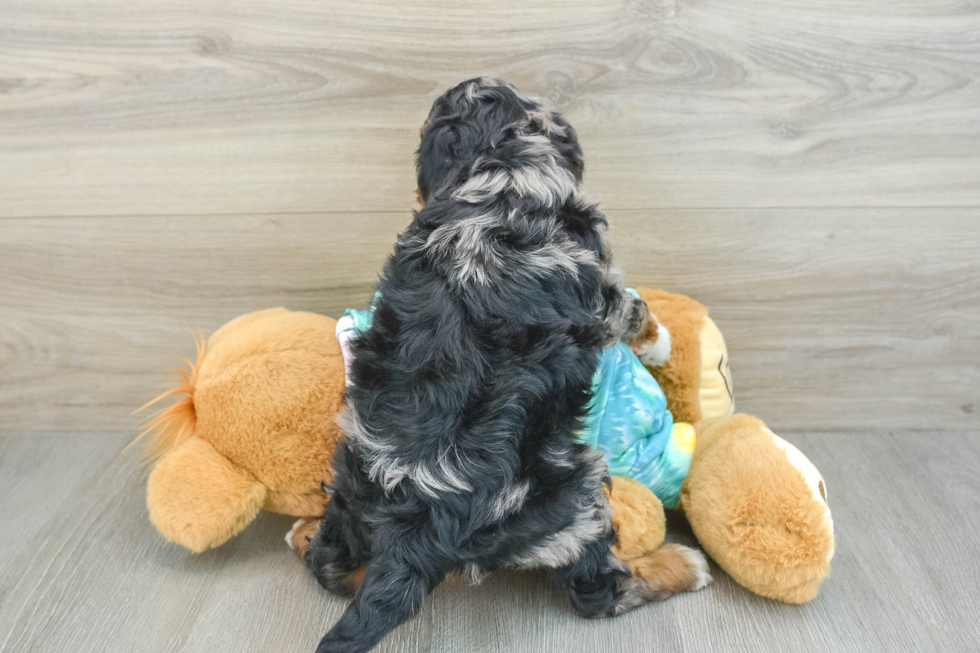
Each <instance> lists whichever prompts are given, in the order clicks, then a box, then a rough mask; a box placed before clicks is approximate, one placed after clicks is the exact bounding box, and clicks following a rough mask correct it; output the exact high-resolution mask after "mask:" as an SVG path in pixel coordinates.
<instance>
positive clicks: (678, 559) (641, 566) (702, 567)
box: [626, 544, 712, 602]
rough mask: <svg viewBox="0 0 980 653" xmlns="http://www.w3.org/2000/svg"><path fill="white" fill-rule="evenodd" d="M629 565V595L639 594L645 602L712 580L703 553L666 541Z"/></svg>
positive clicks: (690, 588) (662, 598)
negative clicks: (630, 575) (666, 542)
mask: <svg viewBox="0 0 980 653" xmlns="http://www.w3.org/2000/svg"><path fill="white" fill-rule="evenodd" d="M626 564H627V565H628V566H629V568H630V572H631V573H632V577H631V578H630V581H629V582H630V584H631V587H630V588H629V589H628V590H627V594H637V595H639V596H640V597H642V599H643V601H644V602H645V601H662V600H664V599H666V598H670V597H671V596H673V595H674V594H680V593H681V592H694V591H696V590H699V589H701V588H702V587H704V586H705V585H707V584H708V583H710V582H711V580H712V579H711V572H709V571H708V563H707V561H706V560H705V559H704V554H703V553H701V552H700V551H697V550H695V549H691V548H689V547H686V546H683V545H680V544H664V545H663V546H661V547H660V548H659V549H657V550H656V551H654V552H652V553H648V554H647V555H645V556H642V557H640V558H636V559H634V560H630V561H629V562H627V563H626Z"/></svg>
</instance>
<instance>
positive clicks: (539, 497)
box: [305, 78, 706, 653]
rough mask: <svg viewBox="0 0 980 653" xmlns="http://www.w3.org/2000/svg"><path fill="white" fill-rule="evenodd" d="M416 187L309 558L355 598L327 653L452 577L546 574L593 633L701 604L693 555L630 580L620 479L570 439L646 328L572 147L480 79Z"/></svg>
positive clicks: (564, 128) (439, 111) (355, 370)
mask: <svg viewBox="0 0 980 653" xmlns="http://www.w3.org/2000/svg"><path fill="white" fill-rule="evenodd" d="M416 167H417V172H418V187H419V192H420V194H421V199H422V201H423V202H424V206H423V208H422V209H421V210H420V211H418V212H417V213H416V214H415V216H414V220H413V222H412V224H411V225H410V226H409V227H408V229H407V230H406V231H405V232H404V233H403V234H401V235H400V236H399V238H398V241H397V244H396V246H395V251H394V253H393V254H392V255H391V257H390V258H389V259H388V261H387V263H386V264H385V267H384V273H383V276H382V279H381V281H380V285H379V290H380V294H379V295H378V297H377V299H376V303H375V312H374V316H373V321H372V323H371V326H370V328H369V329H367V330H366V331H365V332H363V333H362V334H360V335H359V336H358V337H357V338H356V339H355V341H354V345H353V348H354V354H355V359H354V362H353V364H352V366H351V369H350V378H351V382H352V385H351V386H349V387H348V394H347V406H346V409H345V412H344V414H343V415H342V417H341V418H340V420H341V424H342V426H343V429H344V432H345V434H346V436H347V437H346V441H345V442H343V443H341V444H340V445H339V446H338V449H337V454H336V458H335V460H334V481H333V483H334V484H333V486H332V487H330V488H328V492H329V493H330V494H331V497H332V498H331V500H330V502H329V503H328V504H327V506H326V509H325V512H324V515H323V518H322V519H321V521H320V524H319V528H318V530H317V532H316V535H315V536H314V537H313V538H312V540H311V541H310V546H309V550H308V551H307V553H306V556H305V560H306V562H307V564H308V566H309V567H310V569H311V570H312V572H313V573H314V574H315V575H316V577H317V579H318V580H319V582H320V583H321V584H322V585H323V586H324V587H325V588H326V589H328V590H329V591H331V592H334V593H336V594H339V595H342V596H350V595H352V594H353V597H354V598H353V601H352V602H351V604H350V606H349V607H348V608H347V610H346V612H344V614H343V616H342V617H341V619H340V621H338V622H337V624H336V625H334V627H333V628H332V629H331V630H330V631H329V632H328V633H327V634H326V636H325V637H324V638H323V640H322V641H321V642H320V645H319V647H318V648H317V651H318V653H340V652H343V653H360V652H362V651H368V650H369V649H371V648H372V647H374V646H375V644H377V643H378V642H379V641H380V640H381V639H382V637H384V636H385V635H386V634H387V633H388V632H389V631H391V630H392V629H394V628H395V627H396V626H398V625H399V624H400V623H402V622H403V621H405V620H406V619H408V618H409V617H411V616H412V615H413V614H415V613H416V612H417V611H418V609H419V606H420V605H421V603H422V600H423V598H424V597H425V596H426V595H427V594H428V593H429V592H431V591H432V590H433V589H434V588H435V587H436V586H437V585H438V584H439V583H440V582H441V581H442V580H443V578H444V577H445V576H446V574H447V573H450V572H453V571H462V572H464V573H466V574H467V575H468V576H469V577H471V578H479V577H480V576H481V575H482V574H484V573H486V572H490V571H494V570H496V569H501V568H504V567H547V568H551V569H553V570H555V572H556V575H557V577H558V579H559V580H560V582H561V583H562V584H563V585H564V586H565V588H567V590H568V592H569V595H570V596H571V600H572V604H573V605H574V607H575V608H576V609H577V610H578V611H579V612H580V613H581V614H583V615H584V616H586V617H607V616H613V615H617V614H620V613H623V612H625V611H627V610H630V609H632V608H635V607H637V606H639V605H641V604H643V603H646V602H648V601H651V600H657V599H662V598H666V597H667V596H669V595H670V594H672V593H674V592H677V591H683V590H687V589H695V588H696V586H697V585H698V584H699V583H702V582H703V581H704V576H705V575H706V567H704V561H703V558H701V557H700V554H697V553H696V552H694V551H692V550H690V549H683V548H678V547H671V548H669V549H666V550H665V553H666V554H667V555H666V557H665V558H664V559H663V560H660V561H659V562H658V563H656V564H652V563H649V562H648V563H644V564H640V565H633V566H634V568H635V569H636V570H638V571H637V572H636V573H634V572H631V569H630V567H628V566H627V565H626V564H624V563H622V562H621V561H620V560H619V559H617V558H616V557H615V556H614V555H613V554H612V553H611V551H610V546H611V545H612V544H613V542H614V539H615V535H614V532H613V528H612V521H611V517H610V509H609V503H608V500H607V497H606V493H605V490H604V483H608V478H609V477H608V469H607V467H606V464H605V462H604V461H603V457H602V454H601V453H600V452H598V451H595V450H591V449H589V448H588V447H586V446H583V445H581V444H578V443H577V442H576V439H575V433H576V432H577V431H578V430H579V429H580V426H581V419H582V417H583V416H584V414H585V412H586V407H587V404H588V402H589V400H590V388H591V383H592V376H593V373H594V372H595V369H596V365H597V362H598V358H599V353H600V350H601V349H602V348H603V346H604V345H607V344H610V343H612V342H615V341H616V340H618V339H629V338H631V337H632V336H633V335H634V334H636V333H638V332H640V331H641V330H643V329H644V327H645V325H646V321H647V319H648V318H647V316H648V315H649V310H648V309H647V306H646V304H645V303H644V302H643V301H642V300H639V299H637V298H634V297H633V296H632V295H630V294H628V293H626V292H624V291H623V288H622V287H621V285H620V280H619V273H618V271H617V270H616V268H615V267H614V266H613V263H612V256H611V254H610V250H609V248H608V245H607V243H606V241H605V232H606V220H605V218H604V217H603V215H602V213H600V211H599V209H598V208H597V207H596V205H595V204H594V203H592V202H590V201H589V200H588V199H586V198H585V197H584V196H582V195H580V194H579V192H578V183H579V181H580V180H581V177H582V171H583V164H582V152H581V149H580V147H579V144H578V140H577V138H576V135H575V130H574V129H572V127H571V126H570V125H569V124H568V123H567V122H566V121H565V120H564V119H563V118H562V117H561V116H559V115H558V114H557V113H553V112H551V111H549V110H548V109H547V108H545V107H543V106H541V105H540V104H539V103H537V102H535V101H532V100H531V99H529V98H528V97H526V96H524V95H522V94H521V93H520V92H518V91H517V90H516V89H515V88H514V87H512V86H510V85H508V84H506V83H504V82H502V81H500V80H495V79H487V78H480V79H474V80H470V81H466V82H463V83H462V84H459V85H458V86H456V87H454V88H452V89H450V90H449V91H447V92H446V93H445V94H444V95H442V96H441V97H440V98H439V99H437V100H436V101H435V103H434V105H433V107H432V111H431V112H430V114H429V117H428V120H427V122H426V124H425V127H424V128H423V132H422V141H421V146H420V148H419V151H418V156H417V166H416Z"/></svg>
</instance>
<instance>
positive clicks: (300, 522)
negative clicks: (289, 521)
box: [286, 517, 320, 560]
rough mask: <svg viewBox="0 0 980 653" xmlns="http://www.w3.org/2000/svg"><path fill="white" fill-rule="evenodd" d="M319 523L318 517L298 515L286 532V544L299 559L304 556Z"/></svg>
mask: <svg viewBox="0 0 980 653" xmlns="http://www.w3.org/2000/svg"><path fill="white" fill-rule="evenodd" d="M319 525H320V518H319V517H300V518H299V519H297V520H296V523H295V524H293V527H292V528H290V529H289V532H288V533H286V544H288V545H289V548H290V549H292V550H293V551H295V552H296V555H298V556H299V559H300V560H302V559H303V558H305V557H306V552H307V551H308V550H309V549H310V540H312V539H313V537H314V536H315V535H316V529H317V528H318V527H319Z"/></svg>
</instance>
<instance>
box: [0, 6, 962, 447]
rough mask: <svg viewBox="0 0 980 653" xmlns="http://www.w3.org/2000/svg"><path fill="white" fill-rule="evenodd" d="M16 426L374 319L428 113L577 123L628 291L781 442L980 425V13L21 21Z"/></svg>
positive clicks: (3, 342)
mask: <svg viewBox="0 0 980 653" xmlns="http://www.w3.org/2000/svg"><path fill="white" fill-rule="evenodd" d="M0 16H2V19H0V430H11V431H12V430H17V431H24V430H27V431H31V430H42V429H43V430H52V429H53V430H66V431H104V430H119V429H126V428H130V427H132V425H133V424H134V423H135V418H133V417H131V416H130V412H131V411H132V410H133V409H134V408H136V407H137V406H138V405H140V404H141V403H142V402H143V401H145V400H146V399H147V398H148V397H150V396H152V395H153V394H154V393H155V392H157V391H158V390H159V389H160V388H162V387H163V384H164V383H165V379H164V377H163V376H162V372H163V371H164V370H166V369H168V368H170V367H172V366H173V362H174V359H173V358H171V356H170V355H171V354H185V355H186V354H188V353H189V352H190V351H192V345H191V339H190V335H189V333H188V328H189V327H192V326H193V327H196V326H200V327H201V328H202V329H204V330H205V332H208V331H211V330H213V329H215V328H217V327H218V326H220V325H221V324H222V323H223V322H225V321H227V320H228V319H231V318H232V317H234V316H236V315H238V314H240V313H242V312H245V311H250V310H256V309H260V308H266V307H270V306H277V305H285V306H288V307H290V308H294V309H306V310H316V311H322V312H325V313H328V314H337V313H338V312H339V311H341V310H342V309H343V308H344V307H346V306H363V305H364V304H365V302H366V301H367V298H368V297H369V293H370V290H371V285H372V283H373V281H374V279H375V278H376V273H377V270H378V269H379V266H380V264H381V262H382V261H383V259H384V256H385V255H386V253H387V251H388V250H389V249H390V247H391V244H392V241H393V238H394V236H395V234H396V233H397V232H398V231H399V230H400V229H401V228H403V227H404V225H405V224H406V223H407V221H408V220H409V219H410V210H411V207H412V203H413V190H414V175H413V169H412V156H413V150H414V147H415V145H416V141H417V138H418V129H419V126H420V124H421V121H422V120H423V118H424V116H425V114H426V112H427V111H428V107H429V105H430V103H431V102H432V100H433V99H434V98H435V97H436V96H437V95H438V94H439V93H440V92H441V91H442V90H444V89H445V88H446V87H448V86H449V85H451V84H453V83H455V82H457V81H460V80H461V79H464V78H467V77H470V76H474V75H477V74H492V75H498V76H501V77H504V78H506V79H509V80H511V81H513V82H514V83H516V84H518V85H519V86H520V87H522V88H523V89H525V90H526V91H528V92H531V93H535V94H537V95H540V96H543V97H546V98H548V99H549V100H550V101H551V102H552V103H553V104H554V105H556V106H557V107H558V108H559V109H560V110H562V111H563V112H564V113H565V114H566V115H567V117H568V118H569V119H570V120H571V121H572V123H573V124H574V125H575V126H576V128H577V129H578V131H579V133H580V136H581V140H582V143H583V146H584V149H585V152H586V166H587V172H586V187H587V189H588V190H589V192H590V193H592V194H594V195H596V196H598V197H599V198H601V200H602V201H603V205H604V206H605V207H606V209H607V212H608V215H609V217H610V220H611V222H612V223H613V225H614V228H613V239H614V243H615V247H616V252H617V255H618V257H619V259H620V262H621V264H622V265H623V267H624V268H625V269H626V271H627V278H628V281H629V282H630V283H632V284H635V285H645V286H651V287H662V288H665V289H668V290H673V291H677V292H684V293H688V294H691V295H692V296H694V297H696V298H697V299H700V300H701V301H703V302H704V303H706V304H708V305H709V306H710V307H711V310H712V314H713V316H714V317H715V319H716V321H717V322H718V323H719V325H720V326H721V328H722V330H723V332H724V333H725V334H726V337H727V339H728V341H729V346H730V350H731V357H732V367H733V374H734V378H735V385H736V398H737V402H738V405H739V407H740V408H741V409H743V410H746V411H749V412H753V413H755V414H758V415H759V416H760V417H763V418H764V419H766V420H767V421H768V422H769V423H770V424H771V425H772V426H773V427H774V428H776V429H792V430H807V431H810V432H814V431H847V430H848V429H855V430H863V431H868V430H882V431H887V430H891V429H906V430H907V429H936V430H939V429H956V430H967V429H976V427H977V424H978V421H980V233H978V226H980V108H978V107H980V8H978V7H977V6H976V5H974V4H970V3H963V2H960V1H959V0H935V1H934V2H928V3H923V2H917V1H915V0H889V1H887V2H886V1H885V0H868V1H867V2H860V3H859V2H845V1H843V0H831V1H827V2H812V1H802V0H801V1H795V0H778V1H776V0H772V1H767V0H747V1H746V2H737V3H734V2H727V1H726V0H698V1H680V0H678V1H676V2H672V1H669V0H652V1H641V0H623V1H617V2H607V3H599V2H595V1H594V0H572V1H570V2H564V3H560V4H559V3H554V2H537V1H534V0H520V1H517V0H499V1H497V2H494V3H483V2H464V1H461V0H438V1H436V2H425V3H386V2H380V1H378V2H375V1H362V0H351V1H349V2H331V3H323V2H319V1H314V0H290V1H289V2H285V1H284V0H269V1H267V2H262V3H250V2H244V1H236V2H233V1H230V0H194V1H193V2H192V1H191V0H177V1H175V2H168V3H160V2H158V1H156V0H153V1H150V0H79V1H78V2H73V3H71V4H70V6H66V5H65V4H64V3H63V2H57V1H55V0H31V2H21V1H18V0H0Z"/></svg>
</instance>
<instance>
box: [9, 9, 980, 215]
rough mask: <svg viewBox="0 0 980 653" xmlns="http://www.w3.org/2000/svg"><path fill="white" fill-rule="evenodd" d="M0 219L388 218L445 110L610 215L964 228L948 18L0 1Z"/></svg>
mask: <svg viewBox="0 0 980 653" xmlns="http://www.w3.org/2000/svg"><path fill="white" fill-rule="evenodd" d="M0 13H2V15H3V17H4V18H3V21H2V23H0V197H2V198H3V201H2V202H0V215H7V216H48V215H58V216H61V215H95V216H105V215H148V214H154V215H160V214H215V213H221V214H227V213H256V212H257V213H282V212H299V211H303V212H309V211H316V212H321V211H345V212H346V211H355V210H356V211H365V210H367V211H387V210H402V209H404V208H406V207H408V206H409V205H410V203H411V197H412V190H413V188H414V181H413V175H412V169H411V162H412V152H413V150H414V148H415V145H416V141H417V135H418V128H419V126H420V124H421V122H422V120H423V118H424V116H425V114H426V112H427V111H428V107H429V105H430V103H431V101H432V100H433V99H434V98H435V97H436V96H437V95H438V94H439V93H440V92H441V91H442V90H443V89H445V88H446V87H447V86H449V85H451V84H454V83H456V82H458V81H460V80H461V79H465V78H467V77H471V76H473V75H477V74H494V75H499V76H503V77H506V78H508V79H510V80H513V81H514V82H516V83H517V84H519V85H520V86H521V87H522V88H524V89H526V90H527V91H529V92H533V93H536V94H538V95H541V96H543V97H546V98H548V99H550V100H551V101H552V102H553V103H554V104H555V105H556V106H557V107H558V108H559V109H561V110H562V111H564V112H565V113H566V114H567V116H568V117H569V118H570V119H571V121H572V122H573V124H574V125H576V127H577V128H578V129H579V131H580V133H581V136H582V140H583V143H584V146H585V150H586V158H587V162H588V170H589V173H588V178H587V184H588V187H589V189H590V190H591V191H593V192H596V193H598V194H599V195H600V196H602V197H604V198H605V200H606V202H607V204H608V205H609V206H610V207H615V208H646V207H661V208H662V207H750V206H751V207H772V206H909V205H928V206H977V205H980V185H978V184H977V183H976V181H977V169H978V165H980V116H978V112H977V111H976V107H977V106H978V105H980V84H978V78H980V8H978V7H977V5H976V4H975V3H970V2H962V1H960V0H939V1H936V2H928V3H922V2H919V1H917V0H871V1H868V2H847V1H843V0H837V1H832V2H804V1H797V0H753V1H751V2H738V3H733V2H729V1H727V0H700V1H697V2H693V1H683V0H618V1H615V2H601V3H599V2H594V1H592V0H572V1H569V2H563V3H561V6H560V8H558V7H556V6H555V4H554V3H553V2H541V1H530V2H529V1H527V0H500V1H498V2H493V3H490V4H487V3H485V2H469V1H462V0H436V1H430V2H425V3H415V2H407V3H392V2H388V1H384V0H370V1H363V0H345V1H337V2H331V3H329V4H324V3H322V2H318V1H316V0H288V1H286V0H271V1H269V2H263V3H246V2H232V1H230V0H202V1H198V0H194V1H193V2H192V1H190V0H177V1H176V2H168V3H160V2H157V1H156V0H84V1H82V2H73V3H72V7H71V9H70V10H66V9H65V8H64V5H63V3H62V2H59V1H58V0H30V1H29V2H28V1H25V0H2V1H0Z"/></svg>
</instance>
